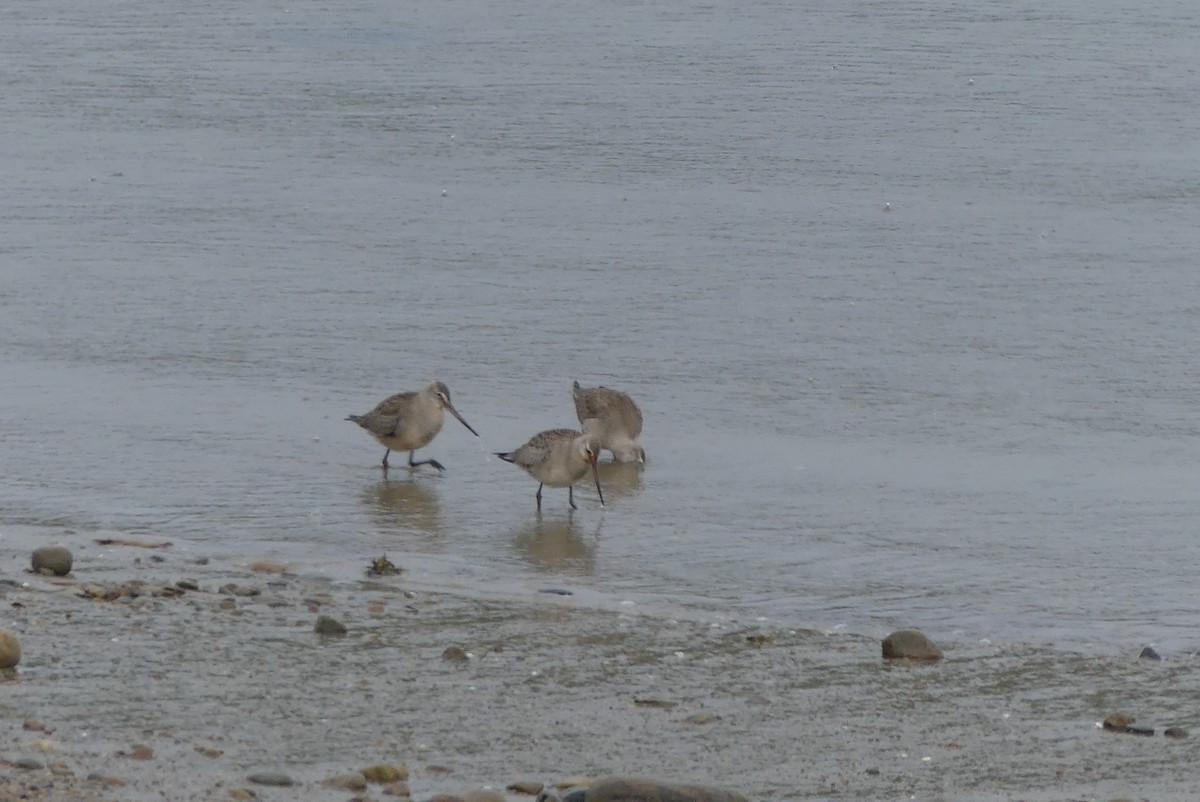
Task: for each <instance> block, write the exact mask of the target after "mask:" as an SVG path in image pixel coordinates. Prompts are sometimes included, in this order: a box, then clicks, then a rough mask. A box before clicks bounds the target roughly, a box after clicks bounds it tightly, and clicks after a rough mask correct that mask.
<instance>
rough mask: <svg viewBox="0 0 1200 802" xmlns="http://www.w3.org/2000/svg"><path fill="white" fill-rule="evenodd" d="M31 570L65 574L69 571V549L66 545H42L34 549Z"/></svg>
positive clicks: (37, 572)
mask: <svg viewBox="0 0 1200 802" xmlns="http://www.w3.org/2000/svg"><path fill="white" fill-rule="evenodd" d="M32 562H33V572H34V573H35V574H42V573H48V574H54V575H55V576H66V575H67V574H69V573H71V562H72V558H71V550H70V549H68V548H67V547H66V546H42V547H41V548H39V549H34V552H33V561H32Z"/></svg>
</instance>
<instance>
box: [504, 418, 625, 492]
mask: <svg viewBox="0 0 1200 802" xmlns="http://www.w3.org/2000/svg"><path fill="white" fill-rule="evenodd" d="M496 456H497V457H499V458H500V459H502V460H504V461H505V462H511V463H512V464H513V465H516V466H517V467H518V468H521V469H522V470H524V471H525V472H526V473H527V474H529V475H530V476H532V477H533V478H534V479H537V480H538V489H537V508H538V512H541V511H542V486H543V485H550V486H551V487H565V488H567V503H569V504H570V505H571V509H573V510H577V509H579V508H578V507H577V506H575V488H574V487H573V485H574V484H575V483H576V482H578V481H579V480H580V479H582V478H583V477H584V476H585V475H586V474H587V472H588V468H589V467H590V468H591V470H592V478H593V479H594V480H595V482H596V492H597V493H598V494H599V495H600V506H604V491H603V490H601V489H600V474H599V473H598V472H597V470H596V458H597V457H598V456H600V438H598V437H596V436H595V435H593V434H583V433H582V432H577V431H575V430H574V429H547V430H546V431H544V432H538V433H537V434H535V435H534V436H533V437H531V438H530V439H529V442H528V443H526V444H525V445H523V446H521V447H520V448H518V449H517V450H516V451H498V452H496Z"/></svg>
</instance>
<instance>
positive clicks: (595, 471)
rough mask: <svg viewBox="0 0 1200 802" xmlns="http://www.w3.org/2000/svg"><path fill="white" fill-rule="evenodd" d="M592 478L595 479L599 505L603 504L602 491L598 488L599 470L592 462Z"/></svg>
mask: <svg viewBox="0 0 1200 802" xmlns="http://www.w3.org/2000/svg"><path fill="white" fill-rule="evenodd" d="M592 478H593V479H595V480H596V492H597V493H599V494H600V506H601V507H603V506H604V491H603V490H601V489H600V470H599V469H598V468H597V467H596V463H595V462H594V461H593V462H592Z"/></svg>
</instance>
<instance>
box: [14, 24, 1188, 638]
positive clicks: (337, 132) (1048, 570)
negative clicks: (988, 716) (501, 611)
mask: <svg viewBox="0 0 1200 802" xmlns="http://www.w3.org/2000/svg"><path fill="white" fill-rule="evenodd" d="M1197 28H1200V17H1198V16H1197V14H1196V12H1195V11H1194V10H1193V9H1192V8H1191V7H1190V6H1188V5H1186V4H1184V3H1175V4H1171V7H1163V6H1161V5H1160V6H1159V7H1158V9H1156V10H1146V9H1134V10H1129V9H1127V8H1125V7H1123V6H1120V5H1119V4H1115V3H1083V2H1070V3H1060V4H1057V5H1056V6H1055V7H1053V8H1046V9H1041V8H1039V9H1014V8H1012V7H1011V6H1010V5H1009V4H1003V3H989V4H985V5H984V6H983V7H982V8H981V7H979V5H978V4H951V5H949V6H947V5H946V4H904V5H897V4H887V3H858V4H851V5H841V6H829V5H819V6H816V7H810V6H806V7H796V6H795V5H794V4H786V3H772V2H759V3H749V4H745V3H738V4H726V5H724V6H714V5H711V4H683V5H680V4H678V3H663V2H652V3H637V4H632V3H628V4H619V5H615V6H611V7H603V8H600V7H594V6H590V5H581V4H574V3H567V4H562V3H559V4H553V5H546V4H540V3H532V2H517V3H508V4H504V5H503V6H502V7H501V6H494V5H492V4H486V3H478V2H473V1H470V0H463V1H462V2H440V3H428V4H416V5H411V4H408V5H402V6H401V5H395V4H391V5H389V4H385V3H375V2H369V1H368V2H362V3H354V4H343V3H337V4H332V5H330V4H315V3H312V4H310V3H300V4H288V5H285V4H279V3H264V2H253V1H252V2H239V3H222V2H206V3H199V4H197V3H191V4H183V3H165V4H164V3H146V2H130V3H125V4H121V5H120V6H117V7H105V8H101V7H96V8H94V9H93V8H91V7H86V6H79V5H78V4H68V3H62V2H57V3H43V4H38V6H37V7H36V8H35V7H29V8H14V9H13V10H12V12H11V14H9V18H8V22H7V23H6V25H5V26H3V29H2V30H0V66H2V67H3V69H2V70H0V74H3V75H4V76H5V79H4V80H5V91H4V92H3V93H0V141H3V142H5V143H6V144H5V145H4V147H3V148H0V168H2V169H3V172H4V174H5V175H6V176H8V177H9V181H8V191H7V192H6V193H5V194H4V197H3V198H0V276H2V281H0V371H2V375H3V376H4V379H5V388H6V389H5V392H4V393H3V394H2V395H0V526H9V527H15V526H18V525H22V526H24V525H31V526H39V527H45V532H46V537H47V538H48V539H52V538H54V537H55V536H56V535H57V533H58V531H59V529H60V528H64V527H66V528H72V529H76V530H79V529H84V530H88V529H96V530H104V531H118V532H126V533H131V534H135V535H147V534H152V535H154V536H156V537H163V538H167V539H171V540H173V541H177V542H179V543H183V544H186V543H189V542H191V543H203V544H205V546H206V547H209V546H211V545H212V544H219V546H220V547H221V548H222V549H224V550H226V551H227V552H228V553H230V554H244V555H245V556H246V558H247V559H251V558H254V557H257V556H269V557H272V558H276V559H284V560H287V561H292V562H293V563H295V564H297V565H301V566H305V565H306V566H310V567H311V570H313V571H314V572H316V571H321V572H331V573H334V574H339V573H341V574H344V575H347V576H349V575H352V574H353V575H357V574H358V572H359V571H360V570H361V567H362V565H363V564H364V563H365V561H366V560H368V559H370V558H371V557H373V556H377V555H378V554H379V553H381V552H385V551H386V552H387V553H388V555H389V556H390V557H391V558H392V559H394V560H395V561H396V562H398V563H401V564H403V565H405V566H406V567H407V568H408V570H409V572H410V573H409V576H411V577H412V578H413V579H414V580H416V581H422V582H426V583H429V584H432V585H440V586H455V587H460V588H465V589H471V588H479V589H488V590H489V591H491V592H495V591H499V592H502V593H512V594H525V593H527V592H529V591H530V590H531V589H535V588H542V587H547V586H563V587H569V588H571V589H574V590H576V591H577V592H579V593H581V594H590V595H592V596H594V598H595V599H596V600H597V601H598V602H600V603H608V604H614V605H615V604H619V603H620V602H623V601H632V602H636V603H638V604H640V605H642V606H643V607H644V608H647V609H651V610H654V609H661V610H663V611H670V612H672V613H674V614H678V613H681V612H688V611H690V612H693V613H695V614H699V615H703V616H708V615H715V616H735V617H739V618H745V619H752V618H757V617H766V618H769V619H771V620H774V621H780V622H784V623H786V624H788V625H795V626H812V627H816V628H818V629H823V630H839V631H840V630H849V631H853V632H860V633H863V634H868V635H874V634H878V633H880V632H883V631H886V630H888V629H891V628H893V627H895V626H898V625H917V626H921V627H924V628H926V629H929V630H932V631H936V632H941V633H946V637H947V638H954V639H960V640H964V641H972V640H978V639H989V640H991V641H997V642H999V641H1005V640H1020V641H1029V642H1035V643H1038V642H1053V643H1060V644H1065V645H1067V646H1068V647H1069V648H1078V649H1081V650H1084V651H1092V650H1100V651H1110V650H1112V649H1135V648H1137V647H1140V646H1141V645H1142V644H1144V643H1154V644H1156V645H1158V646H1159V647H1160V649H1164V650H1167V651H1170V650H1185V649H1188V650H1191V649H1194V647H1195V642H1194V633H1193V631H1192V630H1193V629H1194V620H1195V616H1196V612H1197V610H1200V588H1197V586H1196V583H1195V582H1194V581H1193V579H1194V577H1193V576H1192V570H1191V569H1192V566H1193V565H1194V564H1195V562H1196V559H1197V558H1198V557H1200V546H1198V545H1197V543H1196V540H1195V538H1194V537H1193V536H1192V533H1193V529H1194V521H1195V520H1196V519H1197V516H1198V515H1200V471H1198V470H1197V468H1198V467H1200V448H1198V447H1197V443H1198V441H1197V434H1198V433H1200V429H1198V426H1197V423H1196V420H1197V418H1196V412H1197V409H1196V401H1195V392H1194V385H1195V370H1194V363H1195V360H1194V344H1193V343H1194V337H1193V336H1192V334H1193V330H1194V329H1195V326H1196V322H1197V320H1198V319H1200V306H1198V305H1197V302H1196V300H1195V298H1196V297H1197V296H1196V293H1195V288H1196V283H1197V279H1196V276H1195V271H1194V269H1193V265H1192V261H1193V257H1194V254H1195V253H1196V252H1197V249H1198V246H1200V230H1198V229H1197V228H1196V226H1195V225H1194V211H1195V203H1196V198H1197V195H1198V194H1200V184H1198V183H1197V182H1196V181H1195V180H1194V179H1192V178H1190V177H1189V176H1190V175H1191V174H1192V172H1193V169H1192V168H1193V167H1194V165H1195V163H1196V158H1197V156H1198V155H1200V146H1198V145H1197V144H1196V140H1195V136H1194V132H1195V130H1196V129H1197V124H1198V123H1200V119H1198V115H1200V112H1198V111H1197V108H1196V106H1195V104H1194V103H1193V102H1192V99H1193V98H1194V97H1195V96H1196V93H1197V90H1200V73H1197V69H1196V67H1197V65H1196V60H1195V55H1194V42H1195V41H1196V35H1197V33H1198V31H1197ZM434 377H436V378H439V379H441V380H443V381H445V382H446V383H447V384H448V385H449V386H450V388H451V390H452V391H453V394H454V400H455V403H456V405H457V407H458V409H459V410H460V411H461V412H462V413H463V415H464V416H465V417H466V418H467V420H468V421H470V422H471V425H472V426H474V427H475V428H476V429H478V430H479V431H480V433H481V434H482V437H481V438H480V439H478V440H477V439H475V438H474V437H472V436H471V435H470V434H469V433H468V432H467V431H466V430H465V429H464V428H462V427H461V426H459V425H458V423H457V422H455V421H453V420H451V419H447V423H446V426H445V428H444V429H443V432H442V433H441V434H440V435H439V437H438V439H437V440H436V441H435V442H434V443H433V445H432V446H431V447H430V448H429V449H428V456H434V457H436V458H437V459H438V460H440V461H441V462H443V463H444V464H445V465H446V466H447V468H448V470H447V472H446V474H445V475H444V476H437V475H432V472H428V471H427V469H423V470H421V471H419V472H418V473H417V474H416V475H414V476H410V475H409V474H408V472H407V471H404V470H393V471H391V472H390V474H389V476H388V477H387V478H384V477H383V476H382V473H381V471H380V470H379V467H378V463H379V460H380V458H381V457H382V449H381V448H380V447H378V446H377V445H376V444H375V443H374V441H372V440H370V439H369V438H368V437H366V436H365V435H364V434H363V433H362V432H361V431H359V430H358V429H357V428H356V427H354V426H353V425H352V424H349V423H346V422H344V420H343V418H344V417H345V415H346V414H348V413H361V412H364V411H366V410H367V409H369V408H370V407H371V406H372V405H373V404H374V403H375V402H377V401H378V400H380V399H381V398H383V397H384V396H386V395H388V394H390V393H393V392H396V391H399V390H403V389H417V388H419V387H420V386H422V385H423V384H424V383H426V382H427V381H429V380H430V379H432V378H434ZM574 379H578V380H580V381H581V382H583V383H585V384H590V383H604V384H608V385H610V386H614V387H618V388H621V389H625V390H627V391H628V392H630V393H631V394H632V395H633V396H634V397H635V398H636V399H637V400H638V401H639V402H640V403H641V405H642V407H643V410H644V412H645V414H646V432H645V436H644V438H643V442H644V445H645V446H646V449H647V451H648V452H649V455H650V463H649V464H648V465H647V466H646V468H645V470H644V471H643V472H641V473H638V472H632V473H631V472H629V471H625V470H617V469H613V468H610V469H606V471H605V475H604V477H603V480H604V482H605V490H606V496H607V497H608V499H609V504H608V507H607V508H606V509H603V510H601V509H600V508H599V506H598V503H597V501H596V500H595V498H594V493H593V492H589V491H588V490H587V489H586V487H584V486H582V485H581V487H580V493H579V494H578V495H579V500H580V501H581V502H582V503H581V505H580V506H581V509H580V510H578V511H577V512H575V513H573V514H569V513H568V510H567V507H566V499H565V498H564V497H563V496H564V495H565V494H564V493H563V492H562V491H550V490H547V496H546V509H545V513H544V514H543V516H542V518H541V520H540V521H539V520H538V518H537V517H536V516H535V514H534V501H533V493H534V490H535V489H536V486H535V485H534V484H533V483H532V482H531V481H530V480H529V479H528V478H527V477H525V476H524V475H522V474H521V473H520V472H519V471H517V470H515V469H513V468H512V467H511V466H508V465H504V464H503V463H500V462H499V461H498V460H496V459H495V458H494V457H492V456H491V452H493V451H499V450H504V449H509V448H512V447H514V446H516V445H519V444H520V443H521V442H523V441H524V440H525V439H526V438H527V437H528V436H530V435H532V434H533V433H534V432H536V431H538V430H540V429H544V428H550V427H553V426H561V425H570V424H572V423H573V414H572V412H573V410H572V406H571V399H570V384H571V381H572V380H574Z"/></svg>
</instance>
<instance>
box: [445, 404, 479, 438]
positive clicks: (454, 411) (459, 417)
mask: <svg viewBox="0 0 1200 802" xmlns="http://www.w3.org/2000/svg"><path fill="white" fill-rule="evenodd" d="M446 409H448V410H450V414H451V415H453V416H454V417H456V418H458V422H459V423H461V424H462V425H463V426H466V427H467V431H469V432H470V433H471V434H473V435H475V436H476V437H478V436H479V432H477V431H475V430H474V429H472V428H471V424H469V423H467V422H466V421H465V420H464V419H463V416H462V415H459V414H458V410H457V409H455V408H454V407H452V406H450V405H449V404H447V405H446Z"/></svg>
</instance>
